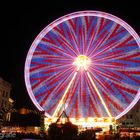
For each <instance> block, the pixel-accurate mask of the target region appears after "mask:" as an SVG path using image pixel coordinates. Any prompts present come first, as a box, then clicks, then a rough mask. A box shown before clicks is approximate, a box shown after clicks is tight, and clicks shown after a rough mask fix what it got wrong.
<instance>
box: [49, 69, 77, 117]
mask: <svg viewBox="0 0 140 140" xmlns="http://www.w3.org/2000/svg"><path fill="white" fill-rule="evenodd" d="M78 70H79V68H77V71H76V72H75V73H74V75H73V77H72V79H71V81H70V83H69V84H68V86H67V88H66V90H65V92H64V94H63V96H62V98H61V100H60V102H59V103H58V106H57V107H56V109H55V111H54V113H53V115H52V117H54V116H56V115H57V113H58V112H59V110H60V108H61V106H62V105H63V103H64V99H65V97H66V95H67V92H68V90H69V88H70V86H71V84H72V83H73V81H74V79H75V77H76V75H77V72H78Z"/></svg>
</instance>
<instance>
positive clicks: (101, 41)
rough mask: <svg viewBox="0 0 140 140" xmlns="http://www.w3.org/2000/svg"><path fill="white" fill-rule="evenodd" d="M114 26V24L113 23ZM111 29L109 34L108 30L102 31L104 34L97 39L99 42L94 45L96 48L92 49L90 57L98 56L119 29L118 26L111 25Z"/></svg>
mask: <svg viewBox="0 0 140 140" xmlns="http://www.w3.org/2000/svg"><path fill="white" fill-rule="evenodd" d="M111 24H112V23H111ZM111 26H112V27H111V29H110V31H109V32H106V30H104V31H102V33H100V34H99V35H98V37H97V40H99V41H98V42H97V41H96V42H97V43H96V44H94V48H93V49H92V51H91V52H90V54H89V56H92V55H93V54H94V55H96V53H98V52H96V51H99V50H102V47H103V44H104V43H105V42H106V41H107V40H109V38H110V36H112V34H113V33H114V31H115V29H116V28H117V27H116V26H117V25H116V24H113V25H111Z"/></svg>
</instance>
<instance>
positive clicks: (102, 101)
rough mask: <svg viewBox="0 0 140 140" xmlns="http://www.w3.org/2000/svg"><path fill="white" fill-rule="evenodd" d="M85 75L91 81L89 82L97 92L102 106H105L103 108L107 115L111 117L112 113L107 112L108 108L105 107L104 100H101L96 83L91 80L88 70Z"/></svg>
mask: <svg viewBox="0 0 140 140" xmlns="http://www.w3.org/2000/svg"><path fill="white" fill-rule="evenodd" d="M87 75H88V77H89V79H90V81H91V83H92V85H93V87H94V89H95V91H96V93H97V95H98V97H99V99H100V100H101V103H102V104H103V106H104V108H105V110H106V112H107V114H108V116H109V117H112V115H111V113H110V112H109V110H108V108H107V106H106V104H105V102H104V100H103V98H102V96H101V94H100V92H99V90H98V88H97V87H96V85H95V83H94V81H93V80H92V78H91V76H90V74H89V72H88V71H87Z"/></svg>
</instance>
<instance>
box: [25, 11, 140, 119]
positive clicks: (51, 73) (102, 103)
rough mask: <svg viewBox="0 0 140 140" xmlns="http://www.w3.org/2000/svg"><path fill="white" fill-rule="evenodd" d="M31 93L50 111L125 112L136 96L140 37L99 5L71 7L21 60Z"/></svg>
mask: <svg viewBox="0 0 140 140" xmlns="http://www.w3.org/2000/svg"><path fill="white" fill-rule="evenodd" d="M25 83H26V87H27V90H28V93H29V96H30V98H31V99H32V101H33V103H34V104H35V105H36V107H37V108H38V109H39V110H40V111H45V113H46V115H47V116H48V117H55V116H58V115H59V114H60V113H61V112H62V110H63V109H64V108H65V112H66V114H67V115H68V116H69V117H71V118H87V117H115V118H116V119H118V118H120V117H121V116H123V115H124V114H126V113H127V112H128V111H129V110H130V109H131V108H132V107H133V106H134V105H135V104H136V102H137V101H138V100H139V98H140V38H139V36H138V34H137V33H136V32H135V31H134V30H133V28H132V27H130V26H129V25H128V24H127V23H126V22H124V21H123V20H121V19H120V18H118V17H116V16H114V15H111V14H108V13H104V12H100V11H79V12H74V13H71V14H68V15H65V16H63V17H60V18H59V19H57V20H55V21H54V22H52V23H50V24H49V25H48V26H46V27H45V28H44V29H43V30H42V31H41V32H40V33H39V35H38V36H37V37H36V38H35V40H34V41H33V43H32V45H31V47H30V49H29V52H28V54H27V58H26V62H25Z"/></svg>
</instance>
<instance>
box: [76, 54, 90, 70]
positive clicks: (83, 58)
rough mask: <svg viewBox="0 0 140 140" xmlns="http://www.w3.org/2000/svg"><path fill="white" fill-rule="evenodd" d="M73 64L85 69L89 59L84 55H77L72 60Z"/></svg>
mask: <svg viewBox="0 0 140 140" xmlns="http://www.w3.org/2000/svg"><path fill="white" fill-rule="evenodd" d="M73 64H74V65H76V66H77V67H80V68H81V67H83V68H85V69H87V68H88V66H89V65H90V59H89V58H88V57H87V56H86V55H79V56H78V57H77V58H76V59H75V61H74V62H73Z"/></svg>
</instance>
